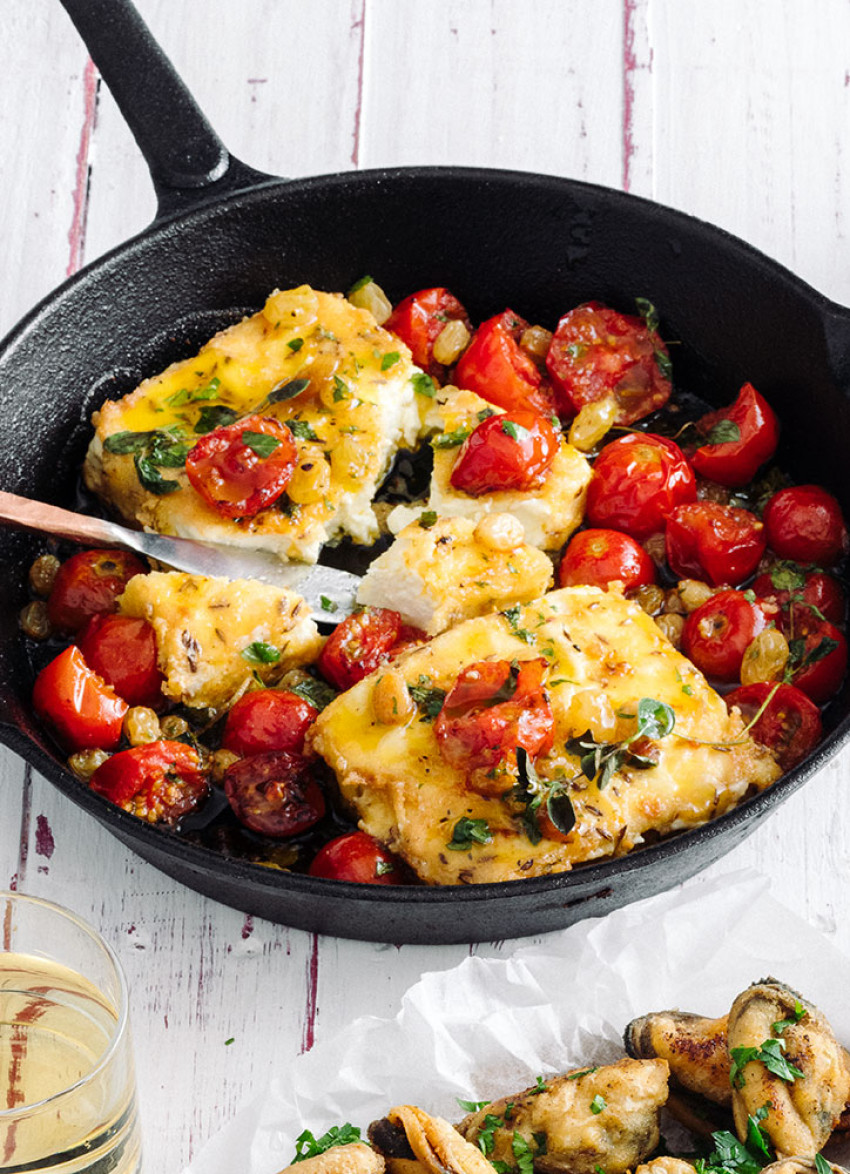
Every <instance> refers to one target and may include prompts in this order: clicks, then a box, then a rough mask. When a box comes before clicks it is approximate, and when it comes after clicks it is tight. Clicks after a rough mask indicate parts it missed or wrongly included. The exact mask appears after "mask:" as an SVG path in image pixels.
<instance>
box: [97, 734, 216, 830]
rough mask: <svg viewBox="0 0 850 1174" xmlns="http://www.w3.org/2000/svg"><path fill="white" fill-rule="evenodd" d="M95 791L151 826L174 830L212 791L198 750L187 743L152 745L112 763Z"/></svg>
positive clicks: (101, 771) (118, 756)
mask: <svg viewBox="0 0 850 1174" xmlns="http://www.w3.org/2000/svg"><path fill="white" fill-rule="evenodd" d="M89 786H90V787H91V789H92V790H93V791H97V792H98V794H100V795H105V796H106V798H107V799H109V800H110V801H111V802H112V803H115V804H116V806H118V807H121V808H123V809H124V811H129V812H131V813H132V814H133V815H136V816H138V817H139V819H144V820H147V822H148V823H167V824H174V823H176V822H177V820H178V819H180V817H181V816H183V815H185V814H186V813H187V812H189V811H192V810H193V808H195V807H197V806H198V804H199V803H200V801H201V800H202V799H203V798H204V796H205V795H206V793H207V790H208V782H207V775H206V771H204V770H203V768H202V767H201V761H200V758H199V757H198V752H197V750H195V749H194V747H192V746H186V745H185V744H184V743H183V742H168V741H162V742H149V743H148V744H147V745H145V746H133V747H132V748H131V749H130V750H122V751H121V752H120V753H119V754H113V755H112V757H111V758H107V760H106V762H104V763H103V764H102V765H101V766H99V767H98V768H97V770H96V771H95V772H94V774H93V775H92V777H91V779H90V780H89Z"/></svg>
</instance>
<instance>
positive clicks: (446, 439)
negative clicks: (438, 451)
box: [431, 427, 472, 448]
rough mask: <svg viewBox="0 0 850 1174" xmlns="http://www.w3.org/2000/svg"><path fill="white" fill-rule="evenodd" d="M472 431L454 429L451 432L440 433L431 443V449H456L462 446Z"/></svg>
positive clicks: (468, 429)
mask: <svg viewBox="0 0 850 1174" xmlns="http://www.w3.org/2000/svg"><path fill="white" fill-rule="evenodd" d="M471 431H472V430H471V429H470V428H463V427H461V428H455V429H454V430H453V431H451V432H441V433H440V434H439V435H438V436H435V437H434V438H433V440H432V441H431V447H432V448H457V447H458V445H461V444H463V442H464V441H465V440H466V438H467V436H469V434H470V432H471Z"/></svg>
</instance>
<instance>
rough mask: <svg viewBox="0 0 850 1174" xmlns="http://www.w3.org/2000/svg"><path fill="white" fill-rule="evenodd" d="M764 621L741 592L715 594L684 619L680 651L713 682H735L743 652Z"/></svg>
mask: <svg viewBox="0 0 850 1174" xmlns="http://www.w3.org/2000/svg"><path fill="white" fill-rule="evenodd" d="M766 627H767V618H766V616H765V613H764V612H763V611H762V609H761V607H760V606H759V605H758V603H751V602H750V600H749V599H748V598H747V597H746V595H745V594H744V592H743V591H718V593H717V594H716V595H712V596H711V598H710V599H707V600H706V601H705V603H703V604H702V605H701V606H700V607H698V608H697V609H696V610H695V611H692V612H691V614H690V615H689V616H688V618H687V619H686V620H685V626H684V628H683V629H682V652H684V654H685V656H687V657H688V659H689V660H691V661H693V663H694V664H695V665H696V666H697V668H698V669H699V670H700V672H702V673H705V675H706V676H707V677H713V678H714V679H715V680H717V681H737V680H739V678H740V675H741V662H742V661H743V659H744V653H745V652H746V650H747V648H748V646H749V645H750V644H751V643H752V641H753V640H754V639H755V637H756V636H758V634H759V632H763V631H764V629H765V628H766Z"/></svg>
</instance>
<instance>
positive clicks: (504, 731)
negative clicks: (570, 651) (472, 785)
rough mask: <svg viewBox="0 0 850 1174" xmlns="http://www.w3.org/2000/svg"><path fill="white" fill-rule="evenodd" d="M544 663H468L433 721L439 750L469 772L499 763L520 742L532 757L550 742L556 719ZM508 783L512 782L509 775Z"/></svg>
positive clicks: (531, 661) (530, 661) (528, 661)
mask: <svg viewBox="0 0 850 1174" xmlns="http://www.w3.org/2000/svg"><path fill="white" fill-rule="evenodd" d="M546 667H547V666H546V661H545V660H544V659H543V658H542V657H538V658H537V659H535V660H523V661H518V662H517V661H508V660H485V661H480V662H478V663H477V664H471V665H467V667H466V668H465V669H463V670H462V671H461V673H460V675H459V676H458V678H457V680H456V681H455V683H454V685H452V687H451V689H450V690H449V692H448V694H447V695H446V699H445V701H444V702H443V707H442V709H441V710H440V712H439V714H438V715H437V719H436V721H435V722H434V734H435V735H436V738H437V743H438V745H439V747H440V753H441V754H442V755H443V758H445V760H446V762H448V763H449V764H450V765H451V766H454V767H457V768H458V769H461V770H465V771H469V770H474V769H475V768H476V767H484V768H485V769H487V768H490V767H494V766H496V765H497V764H498V763H499V762H501V761H502V760H503V759H504V758H506V757H507V756H508V755H509V754H510V753H511V752H512V751H516V748H517V747H518V746H523V747H524V748H525V749H526V750H527V751H528V753H529V754H530V755H532V756H534V755H537V754H543V753H545V752H546V750H548V749H549V748H550V747H551V745H552V738H553V734H554V718H553V715H552V707H551V705H550V704H549V698H548V696H547V694H546V691H545V690H544V688H543V673H544V672H545V671H546ZM508 785H513V780H512V779H511V778H510V777H508Z"/></svg>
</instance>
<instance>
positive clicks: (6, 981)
mask: <svg viewBox="0 0 850 1174" xmlns="http://www.w3.org/2000/svg"><path fill="white" fill-rule="evenodd" d="M139 1169H140V1137H139V1125H138V1119H137V1115H136V1090H135V1077H134V1072H133V1052H132V1043H131V1040H130V1024H129V1019H128V1005H127V984H126V981H125V978H124V975H123V973H122V971H121V967H120V965H119V962H118V959H117V958H116V957H115V954H114V953H113V952H112V950H111V949H110V947H109V946H108V945H107V944H106V942H104V941H103V939H102V938H101V937H100V936H99V935H98V934H97V933H96V932H95V931H94V930H93V929H92V928H91V927H90V926H88V925H86V923H85V922H84V921H82V920H81V919H80V918H79V917H77V916H76V915H75V914H74V913H71V912H70V911H69V910H67V909H63V908H61V907H60V906H59V905H54V904H53V903H52V902H50V901H43V900H41V899H39V898H37V897H27V896H24V895H23V894H21V893H10V892H0V1171H2V1174H13V1172H14V1171H24V1170H26V1171H28V1174H47V1172H48V1171H49V1172H50V1174H107V1172H109V1174H135V1172H136V1171H138V1170H139Z"/></svg>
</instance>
